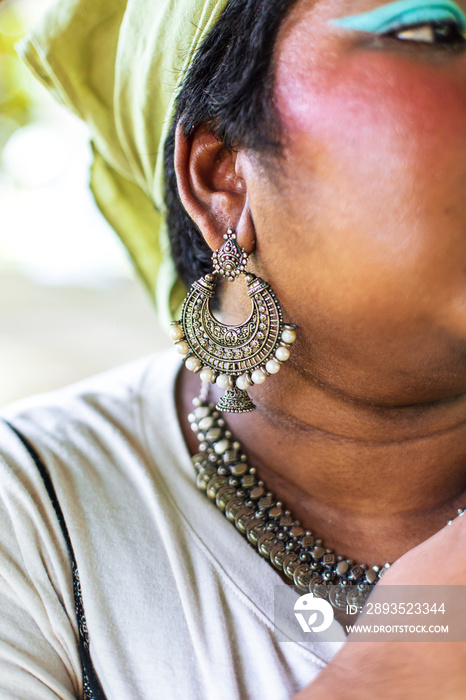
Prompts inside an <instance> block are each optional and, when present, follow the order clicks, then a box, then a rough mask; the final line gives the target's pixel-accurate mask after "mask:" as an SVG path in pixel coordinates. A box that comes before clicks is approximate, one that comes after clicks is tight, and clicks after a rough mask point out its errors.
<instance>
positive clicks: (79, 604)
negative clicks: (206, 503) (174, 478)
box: [5, 421, 106, 700]
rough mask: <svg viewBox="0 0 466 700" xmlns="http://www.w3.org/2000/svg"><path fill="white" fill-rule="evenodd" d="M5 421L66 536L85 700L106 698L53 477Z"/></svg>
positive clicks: (15, 430)
mask: <svg viewBox="0 0 466 700" xmlns="http://www.w3.org/2000/svg"><path fill="white" fill-rule="evenodd" d="M5 423H6V424H7V425H8V426H9V427H10V428H11V430H13V432H14V433H15V434H16V435H17V436H18V438H19V439H20V440H21V442H22V443H23V445H24V446H25V448H26V449H27V451H28V452H29V454H30V455H31V457H32V459H33V460H34V462H35V464H36V466H37V469H38V470H39V473H40V475H41V477H42V480H43V482H44V485H45V488H46V489H47V493H48V495H49V498H50V500H51V502H52V505H53V507H54V509H55V513H56V515H57V518H58V522H59V523H60V527H61V529H62V532H63V536H64V538H65V542H66V546H67V548H68V554H69V557H70V561H71V570H72V574H73V593H74V604H75V608H76V616H77V620H78V633H79V650H80V653H81V665H82V674H83V691H84V695H83V700H106V697H105V693H104V691H103V690H102V686H101V685H100V681H99V678H98V676H97V673H96V672H95V669H94V665H93V663H92V659H91V655H90V652H89V633H88V629H87V624H86V617H85V615H84V606H83V601H82V594H81V583H80V580H79V573H78V567H77V565H76V558H75V556H74V551H73V546H72V544H71V539H70V535H69V533H68V529H67V527H66V523H65V518H64V517H63V511H62V509H61V507H60V504H59V502H58V498H57V494H56V492H55V489H54V486H53V483H52V479H51V478H50V474H49V473H48V471H47V468H46V466H45V464H44V462H43V461H42V459H41V457H40V456H39V454H38V452H37V450H36V449H35V447H34V446H33V445H32V444H31V443H30V442H29V440H28V439H27V438H26V437H24V435H22V434H21V433H20V432H19V431H18V430H17V429H16V428H15V427H14V426H13V425H12V424H11V423H10V422H8V421H5Z"/></svg>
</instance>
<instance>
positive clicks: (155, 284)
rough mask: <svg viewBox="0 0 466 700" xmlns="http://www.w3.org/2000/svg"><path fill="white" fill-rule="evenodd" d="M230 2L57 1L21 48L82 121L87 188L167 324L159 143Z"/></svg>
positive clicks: (169, 272)
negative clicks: (87, 151) (89, 151)
mask: <svg viewBox="0 0 466 700" xmlns="http://www.w3.org/2000/svg"><path fill="white" fill-rule="evenodd" d="M227 2H228V0H58V2H57V3H56V4H55V5H54V6H53V8H52V10H51V11H49V12H48V13H47V14H46V16H45V19H44V21H43V22H42V24H41V25H40V26H39V27H38V28H37V29H36V30H35V31H34V32H33V34H32V36H30V37H28V39H27V40H26V41H24V42H23V43H22V44H21V45H20V47H19V51H20V53H21V55H22V57H23V58H24V60H25V61H26V63H27V64H28V65H29V67H30V68H32V70H33V72H34V73H35V74H36V76H37V77H38V78H39V79H40V80H41V81H42V82H43V83H44V84H45V85H46V87H47V88H49V89H50V90H51V91H52V92H53V93H54V94H55V96H56V97H57V98H58V99H59V101H61V102H62V103H64V104H65V105H66V106H67V107H69V108H71V109H72V110H73V111H74V112H75V113H76V114H77V115H78V116H79V117H81V118H82V119H83V120H84V121H85V122H86V123H87V124H88V126H89V128H90V131H91V138H92V143H93V149H94V162H93V166H92V171H91V189H92V191H93V193H94V196H95V199H96V201H97V204H98V206H99V208H100V209H101V211H102V213H103V214H104V216H105V217H106V219H107V220H108V221H109V222H110V224H111V226H112V227H113V228H114V230H115V231H116V232H117V233H118V235H119V236H120V238H121V240H122V241H123V244H124V245H125V246H126V248H127V250H128V251H129V253H130V255H131V257H132V259H133V261H134V263H135V265H136V267H137V270H138V272H139V274H140V275H141V277H142V279H143V281H144V282H145V284H146V286H147V287H148V288H149V290H150V292H151V294H152V295H153V297H154V299H155V301H156V306H157V311H158V314H159V318H160V320H161V322H162V324H164V325H166V324H168V322H169V321H170V320H171V319H172V318H173V316H174V315H176V313H177V310H178V309H179V305H180V303H181V301H182V298H183V296H184V294H185V290H184V287H183V285H182V283H181V281H180V280H179V279H178V277H177V274H176V270H175V266H174V264H173V261H172V259H171V256H170V248H169V241H168V235H167V227H166V222H165V216H164V202H163V191H164V184H163V146H164V143H165V139H166V137H167V134H168V130H169V128H170V122H171V118H172V115H173V108H174V100H175V95H176V92H177V88H178V87H179V86H180V83H181V82H182V79H183V76H184V75H185V73H186V71H187V70H188V69H189V67H190V65H191V63H192V61H193V58H194V56H195V54H196V51H197V49H198V48H199V46H200V44H201V43H202V41H203V39H204V38H205V37H206V36H207V34H208V33H209V31H210V30H211V29H212V27H213V26H214V25H215V24H216V22H217V21H218V19H219V18H220V16H221V14H222V12H223V11H224V9H225V7H226V5H227Z"/></svg>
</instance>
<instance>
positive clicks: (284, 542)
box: [188, 385, 465, 610]
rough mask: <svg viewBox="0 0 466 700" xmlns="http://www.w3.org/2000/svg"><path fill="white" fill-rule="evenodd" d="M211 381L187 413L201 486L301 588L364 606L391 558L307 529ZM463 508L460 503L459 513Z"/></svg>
mask: <svg viewBox="0 0 466 700" xmlns="http://www.w3.org/2000/svg"><path fill="white" fill-rule="evenodd" d="M207 387H208V385H203V391H202V392H201V395H200V396H199V398H197V399H194V401H193V404H194V410H193V412H192V413H190V414H189V416H188V420H189V422H190V424H191V429H192V430H193V432H195V433H196V435H197V438H198V440H199V452H198V454H196V455H194V456H193V457H192V463H193V465H194V468H195V470H196V473H197V476H196V484H197V487H198V488H199V489H200V490H201V491H203V492H205V494H206V495H207V497H208V498H209V499H210V500H211V501H213V502H214V503H215V505H216V506H217V508H219V510H221V511H222V512H223V513H224V515H225V517H226V518H227V519H228V520H230V521H231V522H232V523H234V525H235V527H236V529H237V530H238V531H239V532H240V533H241V534H242V535H243V536H244V537H245V538H246V539H247V540H248V542H249V543H250V544H251V545H253V547H254V548H255V549H257V551H258V552H259V554H260V555H261V556H262V557H263V558H264V559H266V560H267V561H269V562H270V563H271V564H272V565H273V566H274V567H275V568H276V569H278V570H279V571H280V572H283V573H284V574H285V576H286V577H287V578H288V579H289V580H290V582H292V583H293V584H294V585H295V586H296V587H297V589H298V590H299V591H300V592H302V593H312V594H313V595H314V596H316V597H318V598H324V599H327V600H328V601H329V602H330V603H331V605H332V606H333V607H334V608H336V609H338V610H346V607H347V605H353V606H354V605H356V606H357V607H358V608H359V609H361V608H362V606H363V605H364V603H365V601H366V600H367V598H368V596H369V594H370V593H371V591H372V588H373V586H374V585H375V584H376V583H377V582H378V581H379V580H380V579H381V577H382V576H383V575H384V574H385V573H386V572H387V570H388V569H389V568H390V564H389V563H386V564H385V565H384V566H367V565H365V564H359V563H357V562H354V561H353V560H352V559H346V558H344V557H342V556H340V555H337V554H335V552H334V551H333V550H332V549H330V548H328V547H326V546H325V545H324V543H323V541H322V540H321V539H320V538H318V537H316V536H315V534H314V533H313V532H311V531H310V530H305V529H304V528H303V527H302V526H301V524H300V522H299V521H298V520H296V519H295V518H293V515H292V514H291V512H290V511H289V510H287V509H286V508H285V507H284V505H283V504H282V503H281V502H280V501H277V499H276V498H275V497H274V495H273V493H272V492H271V491H268V490H267V488H266V486H265V484H264V482H263V481H261V480H259V479H258V477H257V474H256V469H255V468H254V467H253V466H251V465H250V464H249V463H248V458H247V456H246V454H245V453H244V452H243V450H242V447H241V444H240V442H238V440H235V439H234V437H233V435H232V433H231V431H230V430H229V429H228V427H227V425H226V423H225V420H224V419H223V417H222V414H221V413H220V412H219V411H218V410H217V409H216V407H215V404H213V403H208V401H207V391H208V388H207ZM464 512H465V509H463V508H460V509H458V516H460V515H463V514H464ZM451 522H452V521H451V520H450V521H448V524H450V523H451Z"/></svg>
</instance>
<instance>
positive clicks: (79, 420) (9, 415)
mask: <svg viewBox="0 0 466 700" xmlns="http://www.w3.org/2000/svg"><path fill="white" fill-rule="evenodd" d="M178 366H179V361H178V358H177V357H174V355H173V352H172V351H171V350H169V351H162V352H159V353H156V354H154V355H150V356H148V357H144V358H141V359H139V360H136V361H133V362H130V363H128V364H125V365H123V366H120V367H117V368H115V369H111V370H108V371H106V372H103V373H100V374H97V375H95V376H92V377H89V378H87V379H85V380H83V381H80V382H77V383H74V384H72V385H70V386H67V387H65V388H63V389H59V390H56V391H52V392H47V393H43V394H38V395H35V396H32V397H29V398H27V399H23V400H20V401H17V402H15V403H13V404H10V405H9V406H6V407H5V408H3V409H2V410H1V412H0V418H3V419H4V420H6V421H8V423H11V424H12V425H13V426H14V427H16V428H17V429H18V430H19V431H20V432H21V433H22V434H24V435H25V436H26V437H29V438H30V439H31V440H32V441H34V442H36V443H39V445H40V444H45V443H47V444H49V445H51V444H52V443H55V444H56V445H57V444H58V443H60V444H62V445H64V444H66V445H67V446H68V447H69V446H70V445H73V444H75V445H77V444H80V443H82V442H83V440H88V441H91V442H92V441H94V442H95V441H99V439H102V438H104V437H105V435H109V436H110V435H112V434H113V433H114V432H115V431H120V432H121V431H122V432H124V433H126V434H128V433H131V432H133V431H134V429H135V427H136V426H135V424H136V423H137V419H138V411H139V408H140V406H141V403H142V402H143V401H144V398H145V396H146V395H147V394H148V393H149V392H153V393H154V394H155V395H157V394H165V395H167V394H169V393H170V392H171V391H172V390H173V387H174V380H175V376H176V372H177V368H178ZM0 422H2V421H0ZM5 441H8V431H6V432H5V429H4V426H3V431H2V433H1V434H0V453H1V452H2V449H3V447H4V446H5Z"/></svg>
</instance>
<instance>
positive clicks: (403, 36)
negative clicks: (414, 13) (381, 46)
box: [386, 22, 466, 46]
mask: <svg viewBox="0 0 466 700" xmlns="http://www.w3.org/2000/svg"><path fill="white" fill-rule="evenodd" d="M386 36H390V37H393V38H394V39H398V40H399V41H410V42H417V43H419V44H431V45H439V44H441V45H449V46H459V45H464V44H465V43H466V40H465V37H464V35H463V34H462V32H461V31H460V30H459V28H458V26H457V25H456V24H454V23H453V22H442V23H439V22H428V23H427V22H426V23H425V24H418V25H415V26H412V27H406V28H405V29H399V30H397V31H391V32H389V33H387V35H386Z"/></svg>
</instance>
